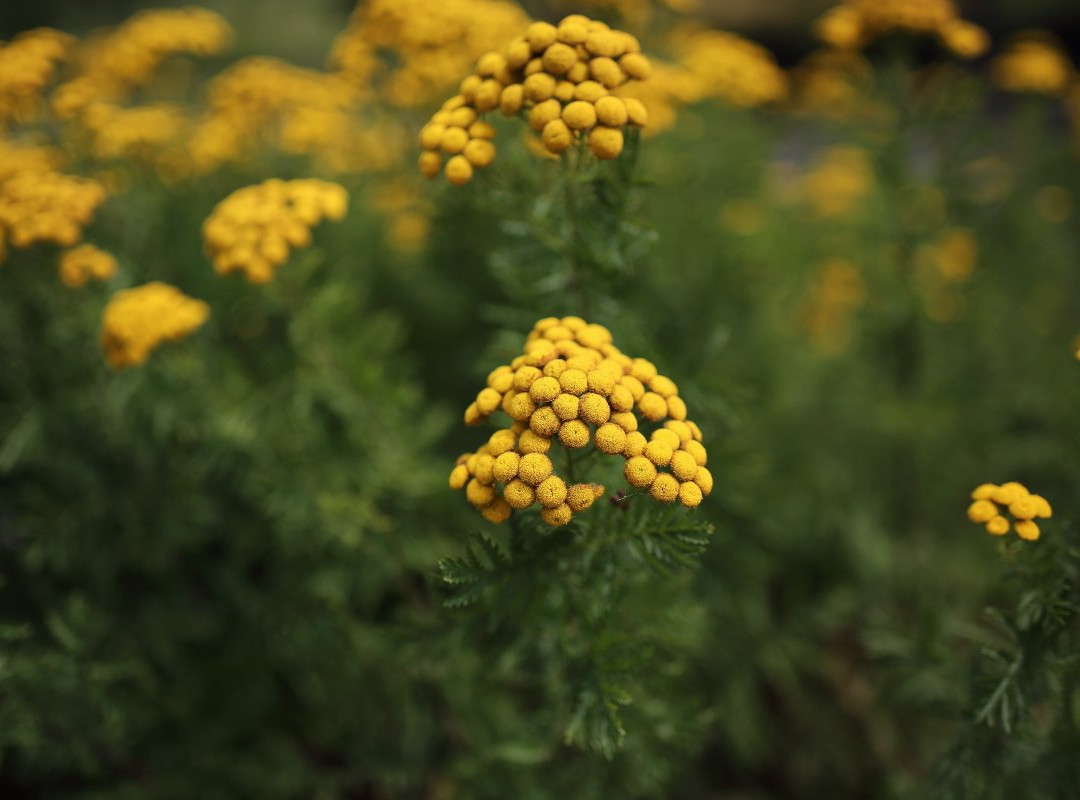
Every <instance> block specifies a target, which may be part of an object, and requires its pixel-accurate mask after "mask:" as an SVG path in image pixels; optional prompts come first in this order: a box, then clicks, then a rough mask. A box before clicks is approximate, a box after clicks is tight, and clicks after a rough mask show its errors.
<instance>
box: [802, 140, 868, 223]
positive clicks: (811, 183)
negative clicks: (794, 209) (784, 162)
mask: <svg viewBox="0 0 1080 800" xmlns="http://www.w3.org/2000/svg"><path fill="white" fill-rule="evenodd" d="M873 182H874V172H873V167H872V166H871V164H870V158H869V156H868V155H867V153H866V151H865V150H863V149H862V148H859V147H847V146H836V147H830V148H828V149H827V150H826V151H825V152H824V153H823V154H822V155H821V156H820V157H819V158H818V160H817V163H816V164H815V166H814V167H813V168H812V169H811V170H810V171H809V172H807V173H806V175H805V176H804V177H803V179H802V185H801V187H800V188H801V190H802V194H803V197H804V198H805V199H806V202H807V203H808V204H809V206H810V208H811V209H813V211H814V213H815V214H817V215H818V216H819V217H826V218H835V217H842V216H844V215H846V214H849V213H850V212H851V211H852V210H854V209H855V207H856V206H857V205H858V203H859V201H861V200H862V199H863V198H864V197H865V196H866V194H867V192H869V191H870V187H871V186H872V185H873Z"/></svg>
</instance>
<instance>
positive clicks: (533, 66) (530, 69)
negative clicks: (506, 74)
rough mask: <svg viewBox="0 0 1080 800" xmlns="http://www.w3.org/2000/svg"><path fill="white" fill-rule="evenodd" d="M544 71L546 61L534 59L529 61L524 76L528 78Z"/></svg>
mask: <svg viewBox="0 0 1080 800" xmlns="http://www.w3.org/2000/svg"><path fill="white" fill-rule="evenodd" d="M543 71H544V61H543V59H541V58H533V59H530V60H529V63H528V64H526V65H525V68H524V69H523V70H522V74H523V75H524V76H525V77H526V78H527V77H529V76H530V75H535V74H536V73H537V72H543Z"/></svg>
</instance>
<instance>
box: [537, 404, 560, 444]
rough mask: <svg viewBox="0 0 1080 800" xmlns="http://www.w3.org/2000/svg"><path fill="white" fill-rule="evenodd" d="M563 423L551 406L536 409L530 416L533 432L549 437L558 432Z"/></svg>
mask: <svg viewBox="0 0 1080 800" xmlns="http://www.w3.org/2000/svg"><path fill="white" fill-rule="evenodd" d="M561 424H562V423H561V422H560V421H559V418H558V417H557V416H555V412H554V411H553V410H552V408H551V406H543V407H541V408H538V409H536V411H535V412H533V415H532V416H531V417H530V418H529V427H530V428H532V430H533V432H534V433H536V434H537V435H538V436H544V437H546V438H548V439H550V438H551V437H552V436H554V435H555V434H556V432H557V431H558V430H559V426H560V425H561Z"/></svg>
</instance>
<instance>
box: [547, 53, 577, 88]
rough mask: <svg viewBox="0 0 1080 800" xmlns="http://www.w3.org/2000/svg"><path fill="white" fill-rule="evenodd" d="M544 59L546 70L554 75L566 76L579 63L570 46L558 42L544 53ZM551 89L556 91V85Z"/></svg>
mask: <svg viewBox="0 0 1080 800" xmlns="http://www.w3.org/2000/svg"><path fill="white" fill-rule="evenodd" d="M543 59H544V69H546V70H547V71H548V72H550V73H551V74H552V75H565V74H566V73H567V72H569V71H570V67H572V66H574V64H575V63H576V62H577V60H578V56H577V53H576V52H575V51H574V48H573V47H570V45H568V44H564V43H562V42H556V43H555V44H553V45H551V47H549V48H548V49H547V50H545V51H544V56H543ZM551 88H552V91H554V89H555V87H554V85H552V87H551Z"/></svg>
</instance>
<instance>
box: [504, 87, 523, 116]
mask: <svg viewBox="0 0 1080 800" xmlns="http://www.w3.org/2000/svg"><path fill="white" fill-rule="evenodd" d="M524 103H525V87H524V86H522V85H521V84H520V83H512V84H510V85H509V86H507V87H505V88H503V90H502V94H501V95H500V96H499V110H500V111H501V112H502V113H503V114H505V115H506V116H508V117H512V116H514V114H516V113H517V112H518V111H520V110H521V106H522V105H524Z"/></svg>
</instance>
